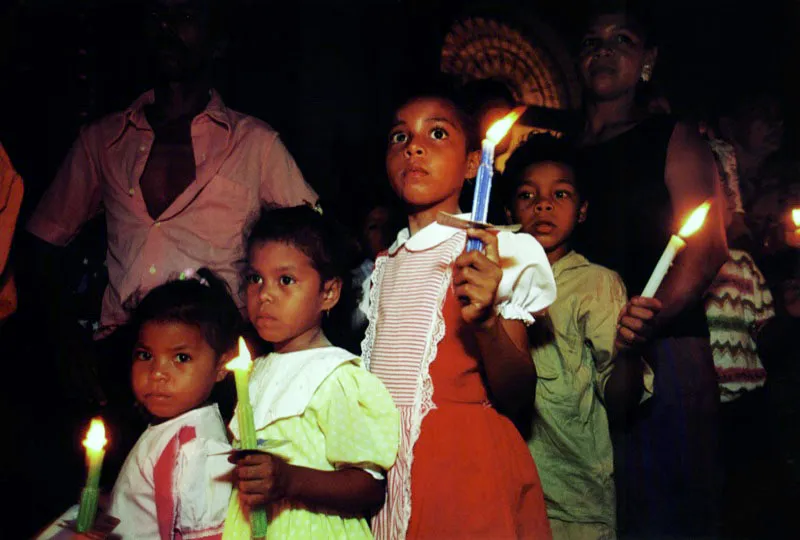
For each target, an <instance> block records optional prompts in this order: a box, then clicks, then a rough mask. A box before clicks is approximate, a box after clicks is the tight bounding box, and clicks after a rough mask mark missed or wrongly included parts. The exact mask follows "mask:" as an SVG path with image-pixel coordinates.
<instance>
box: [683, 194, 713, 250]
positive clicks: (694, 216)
mask: <svg viewBox="0 0 800 540" xmlns="http://www.w3.org/2000/svg"><path fill="white" fill-rule="evenodd" d="M710 208H711V201H706V202H704V203H703V204H701V205H700V206H698V207H697V208H695V209H694V211H693V212H692V213H691V215H689V219H687V220H686V222H685V223H684V224H683V227H681V230H680V231H679V232H678V236H680V237H681V238H683V239H684V240H685V239H686V238H687V237H689V236H692V235H693V234H694V233H696V232H697V231H698V230H700V227H702V226H703V222H704V221H705V220H706V216H707V215H708V211H709V209H710Z"/></svg>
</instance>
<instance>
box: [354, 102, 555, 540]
mask: <svg viewBox="0 0 800 540" xmlns="http://www.w3.org/2000/svg"><path fill="white" fill-rule="evenodd" d="M411 96H412V97H411V98H410V99H406V100H404V101H402V102H401V105H400V106H399V107H398V108H397V109H396V110H395V113H394V119H393V127H392V128H391V130H390V132H389V137H388V144H387V152H386V168H387V172H388V175H389V179H390V183H391V185H392V188H393V189H394V191H395V192H396V193H397V194H398V196H400V198H401V199H402V200H403V202H404V203H405V206H406V209H407V215H408V228H406V229H404V230H403V231H401V232H400V234H399V235H398V237H397V240H396V241H395V243H394V244H393V245H392V246H391V247H390V248H389V250H388V253H384V254H382V255H381V256H379V257H378V259H377V261H376V268H375V272H374V273H373V277H372V289H371V291H370V294H369V297H368V299H367V300H368V304H369V305H368V307H365V311H367V313H368V317H369V328H368V330H367V336H366V338H365V340H364V342H363V344H362V349H363V356H364V358H365V361H367V363H368V367H369V369H370V370H371V371H372V372H373V373H375V374H376V375H377V376H378V377H379V378H380V379H381V380H382V381H383V382H384V384H386V386H387V388H388V389H389V392H390V393H391V394H392V397H393V398H394V400H395V403H396V404H397V406H398V408H399V409H400V417H401V432H400V451H399V454H398V458H397V462H396V464H395V466H394V468H392V470H391V471H389V488H388V490H389V497H388V500H387V502H386V504H385V505H384V507H383V509H382V511H381V512H380V514H379V515H378V516H377V517H376V518H375V519H374V520H373V532H374V534H375V536H376V537H377V538H392V539H395V538H421V537H425V538H523V537H524V538H549V537H550V528H549V525H548V522H547V518H546V515H545V507H544V500H543V497H542V488H541V484H540V482H539V478H538V475H537V472H536V467H535V465H534V462H533V459H532V458H531V455H530V453H529V452H528V449H527V446H526V445H525V442H524V440H523V439H522V437H521V436H520V435H519V433H518V432H517V430H516V429H515V427H514V424H513V423H512V421H511V420H510V419H509V418H510V417H517V416H518V415H519V414H521V413H523V412H524V410H525V408H526V406H528V405H529V404H530V403H531V401H532V396H533V393H534V391H535V385H536V371H535V368H534V365H533V363H532V362H531V359H530V356H529V355H528V352H527V351H528V339H527V333H526V325H528V324H531V323H533V321H534V319H533V313H535V312H538V311H540V310H543V309H545V308H546V307H547V306H548V305H549V304H550V303H551V302H552V301H553V300H554V298H555V284H554V281H553V275H552V272H551V270H550V265H549V263H548V261H547V257H546V256H545V253H544V251H543V249H542V247H541V246H540V245H539V244H538V242H537V241H536V240H535V239H534V238H533V237H532V236H530V235H527V234H511V233H505V232H501V233H499V234H493V233H492V232H490V231H483V230H468V231H464V230H461V229H455V228H450V227H446V226H443V225H440V224H438V223H437V222H436V217H437V214H438V213H439V212H440V211H441V212H448V213H451V214H458V213H459V208H458V200H459V194H460V192H461V188H462V185H463V183H464V180H465V178H469V177H474V176H475V173H476V170H477V166H478V160H479V156H480V151H479V149H478V148H479V144H478V138H477V137H476V134H475V128H474V122H473V120H472V119H471V118H470V117H469V116H468V115H466V114H465V113H464V112H463V109H461V108H460V107H459V106H458V105H457V104H456V100H455V99H454V98H453V96H452V94H451V93H450V92H449V91H447V90H445V91H441V90H439V89H434V90H431V91H427V90H426V91H424V92H419V93H414V94H411ZM468 237H471V238H476V239H478V240H480V241H481V242H483V244H484V245H485V252H482V251H480V250H475V251H470V252H465V245H466V242H467V238H468Z"/></svg>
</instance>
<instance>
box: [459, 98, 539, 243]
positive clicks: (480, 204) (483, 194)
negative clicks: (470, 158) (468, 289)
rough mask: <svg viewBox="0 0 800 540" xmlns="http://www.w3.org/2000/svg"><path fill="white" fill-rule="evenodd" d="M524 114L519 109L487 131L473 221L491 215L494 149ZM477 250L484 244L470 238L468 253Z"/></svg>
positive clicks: (481, 220)
mask: <svg viewBox="0 0 800 540" xmlns="http://www.w3.org/2000/svg"><path fill="white" fill-rule="evenodd" d="M523 112H525V107H517V108H516V109H514V110H513V111H511V112H510V113H508V114H507V115H505V116H504V117H503V118H501V119H500V120H498V121H497V122H495V123H494V124H492V125H491V127H489V129H488V130H487V131H486V138H485V139H483V143H482V144H481V150H482V151H481V164H480V166H479V167H478V177H477V178H476V179H475V195H474V196H473V198H472V218H471V219H472V221H478V222H480V223H486V216H487V215H488V213H489V194H490V193H491V191H492V175H493V174H494V149H495V147H496V146H497V144H498V143H499V142H500V141H501V140H503V137H505V136H506V133H508V130H510V129H511V126H513V125H514V122H516V121H517V119H518V118H519V117H520V116H521V115H522V113H523ZM476 249H477V250H482V249H483V242H481V241H480V240H478V239H476V238H469V239H468V240H467V251H474V250H476Z"/></svg>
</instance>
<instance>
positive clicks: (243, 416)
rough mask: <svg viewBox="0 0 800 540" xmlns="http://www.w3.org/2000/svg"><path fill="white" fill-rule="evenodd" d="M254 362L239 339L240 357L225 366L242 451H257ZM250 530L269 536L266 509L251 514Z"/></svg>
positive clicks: (256, 535)
mask: <svg viewBox="0 0 800 540" xmlns="http://www.w3.org/2000/svg"><path fill="white" fill-rule="evenodd" d="M252 367H253V361H252V360H251V358H250V351H249V350H248V349H247V344H246V343H245V341H244V338H243V337H240V338H239V356H237V357H236V358H234V359H233V360H231V361H230V362H228V363H227V364H225V368H226V369H228V370H230V371H233V376H234V379H235V381H236V398H237V400H238V403H237V405H236V416H237V418H238V422H239V441H240V442H241V444H242V450H256V449H257V448H258V441H257V440H256V424H255V420H253V406H252V405H251V403H250V370H251V369H252ZM250 528H251V533H252V536H253V538H263V537H265V536H266V535H267V513H266V511H265V510H264V508H254V509H252V511H251V512H250Z"/></svg>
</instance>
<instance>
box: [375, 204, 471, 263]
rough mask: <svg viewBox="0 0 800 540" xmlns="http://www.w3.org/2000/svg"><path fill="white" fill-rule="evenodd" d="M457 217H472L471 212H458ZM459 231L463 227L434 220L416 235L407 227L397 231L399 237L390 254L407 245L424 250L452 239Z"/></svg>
mask: <svg viewBox="0 0 800 540" xmlns="http://www.w3.org/2000/svg"><path fill="white" fill-rule="evenodd" d="M456 217H458V218H462V219H470V214H457V215H456ZM459 231H461V229H456V228H455V227H448V226H447V225H441V224H440V223H438V222H436V221H434V222H433V223H431V224H430V225H427V226H426V227H424V228H422V229H421V230H419V231H417V233H416V234H415V235H414V236H411V233H410V232H409V228H408V227H406V228H405V229H403V230H402V231H400V232H399V233H397V239H396V240H395V241H394V243H393V244H392V245H391V246H390V247H389V255H394V254H395V253H397V250H399V249H400V248H401V247H403V246H405V247H406V249H407V250H408V251H424V250H426V249H430V248H432V247H436V246H438V245H439V244H441V243H442V242H444V241H446V240H450V239H451V238H452V237H453V236H454V235H456V234H457V233H458V232H459Z"/></svg>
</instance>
